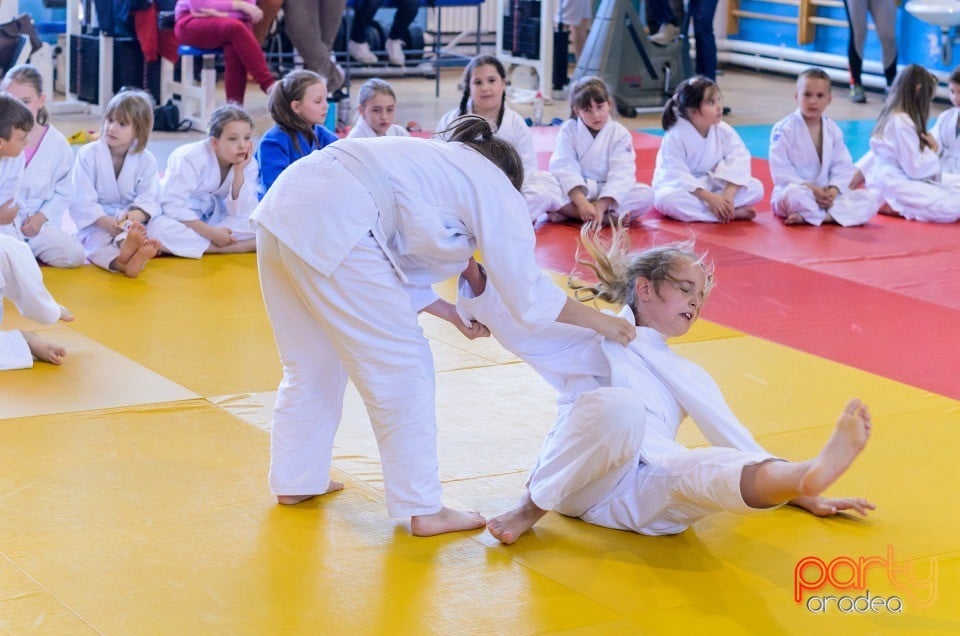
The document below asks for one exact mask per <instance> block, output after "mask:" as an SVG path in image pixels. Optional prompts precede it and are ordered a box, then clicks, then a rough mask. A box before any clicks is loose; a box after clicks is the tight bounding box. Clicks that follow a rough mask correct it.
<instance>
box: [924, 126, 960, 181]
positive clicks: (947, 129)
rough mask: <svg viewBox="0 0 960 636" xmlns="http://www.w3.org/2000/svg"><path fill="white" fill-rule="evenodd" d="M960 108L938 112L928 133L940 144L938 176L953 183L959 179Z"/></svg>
mask: <svg viewBox="0 0 960 636" xmlns="http://www.w3.org/2000/svg"><path fill="white" fill-rule="evenodd" d="M958 119H960V108H951V109H949V110H945V111H943V112H942V113H940V116H939V117H937V121H936V122H934V124H933V128H931V129H930V134H931V135H933V138H934V139H936V140H937V144H938V145H939V146H940V177H941V179H942V180H943V181H944V182H945V183H949V184H950V185H953V182H956V181H960V129H958V128H957V124H958V123H960V122H958Z"/></svg>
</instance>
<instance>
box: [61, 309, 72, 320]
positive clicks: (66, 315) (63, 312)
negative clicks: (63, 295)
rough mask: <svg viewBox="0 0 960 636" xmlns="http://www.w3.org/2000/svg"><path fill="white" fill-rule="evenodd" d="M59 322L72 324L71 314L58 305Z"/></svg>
mask: <svg viewBox="0 0 960 636" xmlns="http://www.w3.org/2000/svg"><path fill="white" fill-rule="evenodd" d="M60 320H62V321H63V322H73V314H72V313H71V312H70V310H69V309H67V308H66V307H64V306H63V305H60Z"/></svg>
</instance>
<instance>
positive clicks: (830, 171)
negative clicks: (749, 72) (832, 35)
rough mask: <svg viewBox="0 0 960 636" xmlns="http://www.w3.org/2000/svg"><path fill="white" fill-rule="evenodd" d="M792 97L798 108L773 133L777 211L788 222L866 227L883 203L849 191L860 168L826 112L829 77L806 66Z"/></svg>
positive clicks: (772, 170)
mask: <svg viewBox="0 0 960 636" xmlns="http://www.w3.org/2000/svg"><path fill="white" fill-rule="evenodd" d="M794 96H795V98H796V100H797V109H796V110H795V111H793V112H792V113H791V114H790V115H788V116H787V117H785V118H784V119H781V120H780V121H779V122H777V123H776V124H775V125H774V127H773V130H772V131H771V132H770V154H769V156H770V174H771V175H772V177H773V194H772V195H771V197H770V203H771V207H772V208H773V213H774V214H776V215H777V216H778V217H780V218H781V219H783V222H784V223H785V224H786V225H798V224H802V223H809V224H810V225H821V224H822V223H825V222H832V223H838V224H840V225H843V226H852V225H863V224H864V223H866V222H867V221H868V220H870V218H871V217H872V216H874V215H875V214H876V213H877V209H878V208H879V207H880V202H879V200H878V198H877V197H876V196H875V195H873V194H872V193H871V192H870V191H868V190H850V184H851V182H852V180H853V177H854V174H855V173H856V170H857V169H856V167H854V165H853V159H852V158H851V157H850V151H849V150H847V146H846V145H845V144H844V142H843V132H842V131H841V130H840V127H839V126H837V124H836V123H835V122H834V121H833V120H832V119H830V118H829V117H827V116H826V115H824V114H823V113H824V111H825V110H826V108H827V106H828V105H829V104H830V100H831V98H832V93H831V86H830V76H829V75H827V73H826V71H824V70H823V69H820V68H808V69H806V70H805V71H803V72H801V73H800V75H799V76H798V77H797V90H796V93H795V95H794Z"/></svg>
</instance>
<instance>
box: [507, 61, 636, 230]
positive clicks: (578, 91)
mask: <svg viewBox="0 0 960 636" xmlns="http://www.w3.org/2000/svg"><path fill="white" fill-rule="evenodd" d="M612 109H613V98H612V97H611V95H610V91H609V90H607V87H606V85H605V84H604V83H603V82H602V81H601V80H600V79H598V78H596V77H584V78H582V79H581V80H579V81H578V82H577V83H576V84H574V85H573V86H572V87H571V88H570V119H568V120H567V121H566V122H564V124H563V126H561V128H560V133H559V134H558V135H557V143H556V146H555V147H554V149H553V154H552V155H551V156H550V171H549V172H546V173H544V172H541V173H538V174H537V175H535V177H534V179H533V180H531V182H530V191H531V192H530V194H529V195H528V196H527V197H526V198H527V205H528V206H529V208H530V217H531V218H532V219H533V220H534V221H536V220H537V218H538V217H540V216H541V215H542V214H544V213H546V214H547V218H548V219H549V220H551V221H565V220H567V219H576V220H578V221H585V222H590V221H597V222H600V221H603V220H604V219H605V218H607V217H610V218H614V217H617V216H620V215H631V216H640V215H642V214H644V213H646V212H647V211H649V210H650V208H651V207H652V206H653V190H652V189H651V188H650V186H648V185H646V184H644V183H638V182H637V176H636V175H637V155H636V152H635V151H634V149H633V138H632V137H631V135H630V131H629V130H627V129H626V128H625V127H624V126H623V125H621V124H620V123H618V122H616V121H614V120H613V119H612V118H611V116H610V115H611V110H612Z"/></svg>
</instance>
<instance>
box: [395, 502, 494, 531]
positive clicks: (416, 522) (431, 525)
mask: <svg viewBox="0 0 960 636" xmlns="http://www.w3.org/2000/svg"><path fill="white" fill-rule="evenodd" d="M486 523H487V520H486V519H484V518H483V517H482V516H480V513H478V512H470V511H465V510H454V509H453V508H446V507H444V508H443V509H441V510H440V512H437V513H435V514H432V515H417V516H414V517H410V531H411V532H412V533H413V536H415V537H432V536H434V535H437V534H444V533H446V532H461V531H463V530H479V529H480V528H483V527H484V526H485V525H486Z"/></svg>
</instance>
